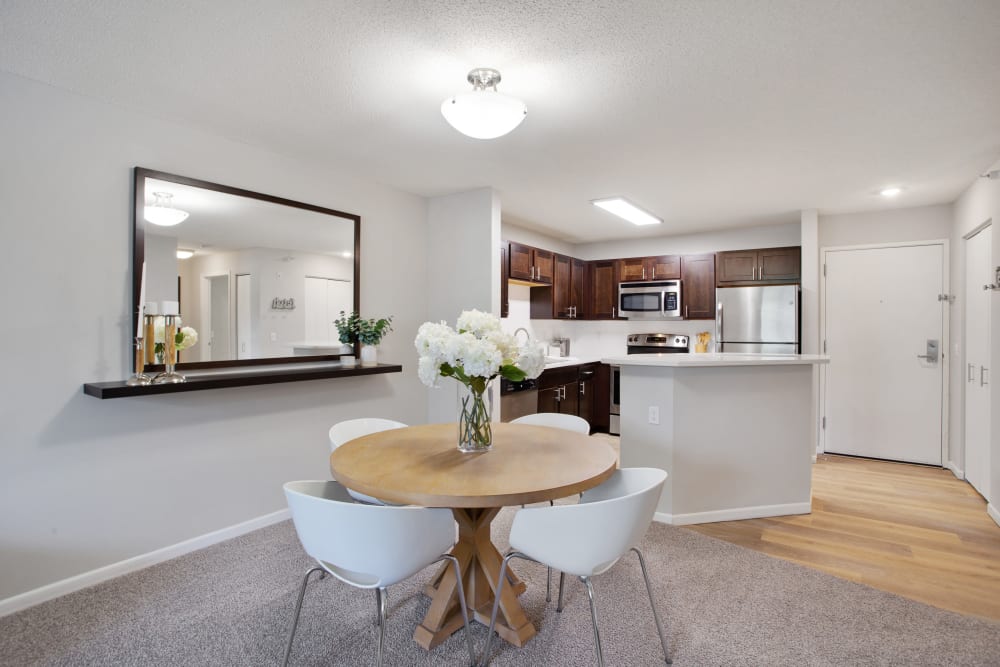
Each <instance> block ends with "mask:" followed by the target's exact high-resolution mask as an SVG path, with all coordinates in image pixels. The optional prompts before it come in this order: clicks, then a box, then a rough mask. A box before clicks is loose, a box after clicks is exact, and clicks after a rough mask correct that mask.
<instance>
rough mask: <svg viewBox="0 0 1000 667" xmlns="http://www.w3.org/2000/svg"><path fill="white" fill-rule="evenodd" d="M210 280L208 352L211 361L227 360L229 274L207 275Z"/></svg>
mask: <svg viewBox="0 0 1000 667" xmlns="http://www.w3.org/2000/svg"><path fill="white" fill-rule="evenodd" d="M205 280H206V281H208V304H207V308H206V310H207V313H208V317H207V320H208V354H209V357H208V358H209V360H210V361H225V360H227V359H231V358H232V357H230V356H229V347H230V331H229V274H224V275H220V276H206V277H205Z"/></svg>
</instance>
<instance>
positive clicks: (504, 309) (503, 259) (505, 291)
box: [500, 243, 510, 317]
mask: <svg viewBox="0 0 1000 667" xmlns="http://www.w3.org/2000/svg"><path fill="white" fill-rule="evenodd" d="M507 248H508V244H507V243H503V244H501V245H500V317H507V316H509V315H510V296H509V291H510V289H509V287H508V286H507Z"/></svg>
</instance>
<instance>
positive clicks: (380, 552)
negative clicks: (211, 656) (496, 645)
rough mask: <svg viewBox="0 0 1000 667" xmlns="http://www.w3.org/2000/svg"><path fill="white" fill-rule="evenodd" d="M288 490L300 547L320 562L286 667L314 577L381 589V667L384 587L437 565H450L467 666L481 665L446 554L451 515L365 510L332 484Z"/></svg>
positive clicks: (291, 638)
mask: <svg viewBox="0 0 1000 667" xmlns="http://www.w3.org/2000/svg"><path fill="white" fill-rule="evenodd" d="M284 489H285V498H286V500H287V501H288V508H289V510H291V513H292V522H293V523H294V524H295V530H296V532H297V533H298V535H299V541H300V542H302V547H303V548H304V549H305V551H306V553H307V554H309V555H310V556H311V557H312V558H314V559H315V560H316V563H317V565H316V566H315V567H313V568H310V569H309V570H308V571H307V572H306V574H305V577H303V579H302V586H301V588H300V589H299V597H298V600H297V601H296V603H295V615H294V617H293V619H292V628H291V632H290V633H289V635H288V646H287V648H286V649H285V661H284V664H285V665H287V664H288V660H289V658H290V656H291V653H292V643H293V641H294V639H295V629H296V627H297V626H298V624H299V613H300V612H301V611H302V598H303V597H304V596H305V592H306V584H307V583H308V582H309V576H310V575H311V574H312V573H313V572H319V573H320V578H321V579H322V578H323V577H325V576H326V575H327V574H332V575H333V576H334V577H336V578H337V579H339V580H341V581H343V582H344V583H347V584H350V585H351V586H356V587H358V588H368V589H374V590H375V602H376V605H377V608H378V611H377V621H376V622H377V624H378V628H379V633H378V651H377V658H376V664H377V665H381V664H382V644H383V641H384V638H385V620H386V618H385V617H386V607H387V599H388V598H387V591H386V588H387V587H389V586H391V585H393V584H395V583H398V582H400V581H402V580H404V579H407V578H409V577H411V576H413V575H414V574H416V573H417V572H419V571H420V570H422V569H424V568H425V567H427V566H428V565H431V564H433V563H436V562H438V561H448V562H450V563H451V566H452V567H453V568H454V570H455V577H456V579H457V584H458V601H459V604H460V606H461V608H462V619H463V620H464V621H465V641H466V644H467V647H468V650H469V661H470V664H473V665H474V664H475V662H476V655H475V651H474V650H473V648H472V635H471V634H470V631H469V612H468V609H467V608H466V605H465V590H464V588H463V587H462V575H461V571H460V567H459V563H458V559H457V558H455V557H454V556H452V555H449V554H447V553H446V552H447V551H448V550H449V549H451V548H452V547H453V546H454V545H455V519H454V517H453V516H452V513H451V511H450V510H448V509H444V508H428V507H412V506H408V507H387V506H379V505H363V504H360V503H355V502H354V501H353V499H352V497H351V496H350V495H349V494H348V493H347V489H346V488H345V487H344V486H342V485H341V484H339V483H337V482H330V481H301V482H288V483H287V484H285V486H284Z"/></svg>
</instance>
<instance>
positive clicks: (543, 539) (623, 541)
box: [480, 468, 670, 667]
mask: <svg viewBox="0 0 1000 667" xmlns="http://www.w3.org/2000/svg"><path fill="white" fill-rule="evenodd" d="M666 479H667V473H666V472H665V471H663V470H660V469H659V468H622V469H620V470H616V471H615V473H614V474H613V475H612V476H611V478H610V479H608V480H607V481H606V482H604V483H603V484H601V485H599V486H597V487H595V488H593V489H590V490H589V491H585V492H584V494H583V498H582V500H581V501H580V503H579V504H576V505H556V506H554V507H545V506H542V507H531V508H527V509H522V510H519V511H518V513H517V514H516V515H515V516H514V521H513V524H512V525H511V528H510V547H511V550H510V551H509V552H508V553H507V555H506V556H505V557H504V559H503V564H502V565H501V566H500V577H499V582H498V584H497V592H496V600H497V601H499V600H500V593H501V591H502V590H503V585H504V581H505V580H506V578H507V575H506V572H507V567H508V564H509V563H510V561H511V560H512V559H514V558H522V559H524V560H530V561H535V562H537V563H542V564H544V565H548V566H549V567H552V568H555V569H557V570H560V575H559V605H558V606H557V607H556V611H559V612H561V611H562V609H563V584H564V583H565V579H566V573H567V572H568V573H570V574H572V575H574V576H577V577H579V578H580V581H582V582H583V585H584V586H585V587H586V589H587V597H588V598H589V599H590V619H591V622H592V623H593V626H594V648H595V652H596V654H597V664H598V666H599V667H603V665H604V653H603V651H602V650H601V635H600V631H599V630H598V626H597V605H596V603H595V601H594V587H593V585H592V584H591V581H590V579H591V577H593V576H596V575H599V574H602V573H604V572H606V571H607V570H608V569H610V568H611V566H613V565H614V564H615V563H617V562H618V560H619V559H620V558H621V557H622V556H624V555H625V554H626V553H628V552H629V551H630V550H631V551H634V552H635V554H636V556H638V557H639V566H640V568H641V569H642V577H643V579H645V581H646V592H647V593H648V595H649V604H650V605H651V607H652V609H653V620H654V621H655V622H656V630H657V632H659V634H660V644H661V645H662V646H663V656H664V659H665V660H666V662H667V664H670V654H669V653H668V651H667V639H666V636H665V635H664V634H663V626H662V625H661V624H660V616H659V614H658V613H657V611H656V602H655V601H654V599H653V587H652V585H651V584H650V582H649V574H648V572H647V571H646V560H645V559H644V558H643V556H642V552H641V551H639V548H638V546H637V545H638V544H639V542H640V541H641V540H642V537H643V535H645V534H646V530H647V529H648V528H649V524H650V522H651V521H652V520H653V513H654V512H655V511H656V505H657V503H658V502H659V500H660V493H661V491H662V490H663V483H664V481H665V480H666ZM497 608H498V605H497V603H496V601H495V602H494V604H493V613H492V615H491V616H490V631H489V635H487V639H486V646H485V648H484V649H483V653H482V655H481V657H480V664H481V665H486V664H487V662H488V660H489V652H490V647H491V646H492V642H493V630H494V628H495V627H496V617H497Z"/></svg>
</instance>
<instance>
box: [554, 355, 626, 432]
mask: <svg viewBox="0 0 1000 667" xmlns="http://www.w3.org/2000/svg"><path fill="white" fill-rule="evenodd" d="M602 366H603V367H604V374H603V378H604V379H603V382H604V385H608V383H609V382H610V375H609V374H608V370H607V369H608V366H606V365H604V364H582V365H580V366H567V367H564V368H552V369H549V370H547V371H544V372H543V373H542V374H541V375H540V376H539V377H538V411H539V412H560V413H562V414H568V415H577V416H579V417H583V418H584V419H586V420H587V422H588V423H589V424H590V429H591V431H604V432H606V431H607V430H608V415H609V412H610V404H609V402H608V401H609V395H608V392H607V387H604V389H605V391H603V392H602V391H601V387H602V385H601V382H602V380H601V377H602V372H601V367H602ZM602 396H603V398H602Z"/></svg>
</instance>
